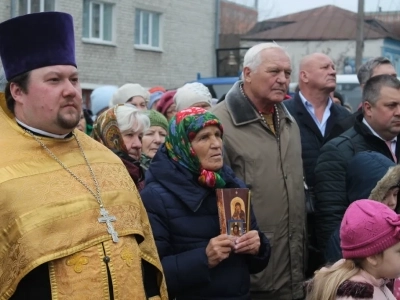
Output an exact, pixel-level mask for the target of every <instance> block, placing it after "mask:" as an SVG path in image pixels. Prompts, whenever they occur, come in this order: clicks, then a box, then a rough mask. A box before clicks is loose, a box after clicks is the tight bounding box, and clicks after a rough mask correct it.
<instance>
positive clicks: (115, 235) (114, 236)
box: [98, 207, 119, 243]
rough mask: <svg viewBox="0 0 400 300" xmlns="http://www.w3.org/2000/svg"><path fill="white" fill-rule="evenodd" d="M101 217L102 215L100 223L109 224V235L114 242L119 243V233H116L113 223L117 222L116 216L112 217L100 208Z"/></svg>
mask: <svg viewBox="0 0 400 300" xmlns="http://www.w3.org/2000/svg"><path fill="white" fill-rule="evenodd" d="M100 215H102V217H100V218H99V219H98V220H99V223H106V224H107V231H108V233H109V234H110V235H111V237H112V240H113V242H114V243H117V242H118V241H119V238H118V232H116V231H115V229H114V227H113V224H112V223H111V222H115V221H116V220H117V218H116V217H115V216H110V215H109V214H108V211H106V209H105V208H104V207H101V208H100Z"/></svg>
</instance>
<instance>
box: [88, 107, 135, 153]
mask: <svg viewBox="0 0 400 300" xmlns="http://www.w3.org/2000/svg"><path fill="white" fill-rule="evenodd" d="M122 105H123V104H122ZM118 106H119V105H115V106H113V107H112V108H110V109H108V110H106V111H105V112H103V113H102V114H101V115H100V116H99V117H98V118H97V120H96V122H95V124H94V125H93V131H92V137H93V138H94V139H95V140H96V141H98V142H100V143H102V144H103V145H104V146H106V147H107V148H108V149H110V150H112V151H113V152H119V151H120V152H123V153H126V154H128V150H127V149H126V146H125V143H124V140H123V138H122V134H121V131H120V130H119V127H118V122H117V108H118Z"/></svg>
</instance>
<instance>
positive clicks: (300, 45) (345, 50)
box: [241, 39, 383, 82]
mask: <svg viewBox="0 0 400 300" xmlns="http://www.w3.org/2000/svg"><path fill="white" fill-rule="evenodd" d="M258 43H259V42H252V41H242V42H241V47H251V46H253V45H256V44H258ZM278 44H279V45H280V46H282V47H284V48H285V49H286V50H287V52H288V53H289V55H290V57H291V61H292V68H293V72H292V78H291V79H292V82H297V81H298V76H299V65H300V61H301V59H302V58H303V57H304V56H305V55H308V54H311V53H315V52H322V53H325V54H326V55H328V56H330V57H331V58H332V60H333V62H334V63H335V64H336V69H337V70H338V72H337V73H338V74H342V73H343V67H344V65H343V62H344V59H345V58H346V57H353V58H354V57H355V53H356V50H355V49H356V43H355V41H348V40H341V41H287V42H286V41H285V42H278ZM382 46H383V39H378V40H366V41H364V53H363V56H364V57H375V56H380V55H382Z"/></svg>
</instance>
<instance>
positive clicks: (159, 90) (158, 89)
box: [149, 85, 167, 94]
mask: <svg viewBox="0 0 400 300" xmlns="http://www.w3.org/2000/svg"><path fill="white" fill-rule="evenodd" d="M166 91H167V90H166V89H164V88H163V87H162V86H159V85H157V86H153V87H152V88H150V89H149V93H150V94H153V93H155V92H163V93H165V92H166Z"/></svg>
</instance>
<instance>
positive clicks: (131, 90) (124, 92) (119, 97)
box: [110, 83, 150, 107]
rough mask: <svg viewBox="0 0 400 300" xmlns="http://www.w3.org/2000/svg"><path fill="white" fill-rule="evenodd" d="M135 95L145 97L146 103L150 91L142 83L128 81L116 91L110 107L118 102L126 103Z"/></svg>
mask: <svg viewBox="0 0 400 300" xmlns="http://www.w3.org/2000/svg"><path fill="white" fill-rule="evenodd" d="M135 96H140V97H143V98H144V100H145V101H146V103H147V102H148V101H149V99H150V93H149V92H148V91H147V90H146V89H145V88H144V87H142V86H141V85H140V84H137V83H126V84H124V85H123V86H121V87H120V88H119V89H118V90H117V91H116V92H115V93H114V95H113V97H112V99H111V102H110V107H112V106H114V105H117V104H124V103H126V101H128V100H129V99H130V98H132V97H135Z"/></svg>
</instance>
